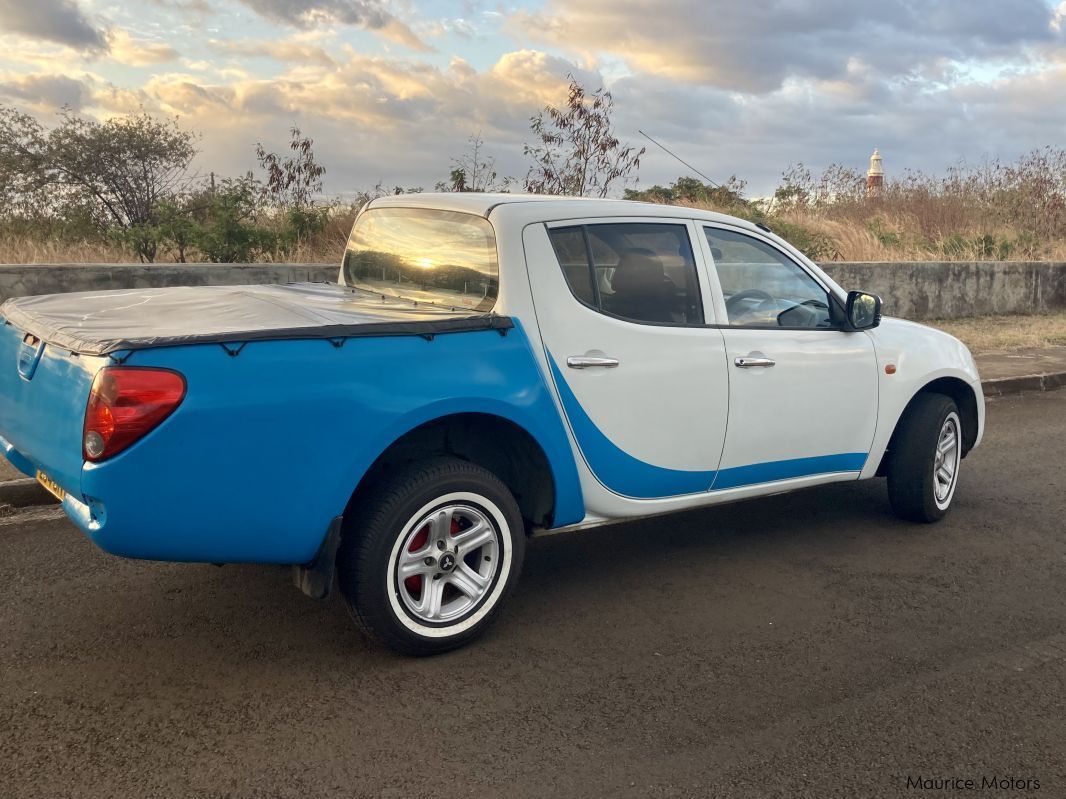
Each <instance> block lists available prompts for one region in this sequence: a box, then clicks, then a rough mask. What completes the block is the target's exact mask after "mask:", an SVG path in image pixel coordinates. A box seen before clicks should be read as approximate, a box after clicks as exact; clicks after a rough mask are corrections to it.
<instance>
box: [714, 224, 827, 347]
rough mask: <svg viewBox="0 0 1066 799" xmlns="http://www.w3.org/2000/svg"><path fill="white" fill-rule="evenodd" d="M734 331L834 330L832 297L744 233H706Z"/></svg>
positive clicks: (801, 271)
mask: <svg viewBox="0 0 1066 799" xmlns="http://www.w3.org/2000/svg"><path fill="white" fill-rule="evenodd" d="M704 232H705V234H706V236H707V243H708V244H709V245H710V250H711V257H712V259H713V260H714V266H715V270H716V272H717V274H718V281H719V283H720V285H721V287H722V294H723V296H724V299H725V307H726V315H727V317H728V322H729V324H730V325H738V326H742V327H790V328H794V327H799V328H808V327H809V328H830V327H832V326H833V322H832V320H831V318H830V311H829V295H828V293H827V292H826V291H825V289H823V288H822V287H821V286H820V285H818V283H817V282H816V281H815V280H814V279H813V278H812V277H811V276H810V275H809V274H807V272H806V271H804V270H803V269H802V268H801V267H800V266H799V265H798V264H797V263H795V262H793V261H792V260H791V259H789V258H787V257H786V256H785V255H783V254H782V253H780V252H778V251H777V250H775V249H774V248H773V247H771V246H770V245H768V244H766V243H765V242H763V241H760V240H758V239H755V238H753V237H751V236H746V235H744V234H742V233H738V232H734V231H729V230H723V229H717V228H704Z"/></svg>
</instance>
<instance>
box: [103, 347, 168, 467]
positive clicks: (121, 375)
mask: <svg viewBox="0 0 1066 799" xmlns="http://www.w3.org/2000/svg"><path fill="white" fill-rule="evenodd" d="M183 399H185V378H184V377H182V376H181V375H180V374H178V373H177V372H172V371H170V370H169V369H147V368H143V367H136V366H107V367H105V368H103V369H101V370H100V371H99V372H97V374H96V379H95V380H93V387H92V391H90V392H89V404H88V406H87V407H86V408H85V432H84V435H83V436H82V454H83V455H84V456H85V460H87V461H102V460H104V459H106V458H110V457H111V456H112V455H116V454H118V453H119V452H122V450H124V449H126V448H127V447H128V446H130V445H131V444H133V443H135V442H136V441H138V440H140V439H141V438H143V437H144V436H146V435H147V434H148V433H149V432H151V431H152V430H154V429H155V428H156V427H158V426H159V424H160V423H161V422H162V421H163V420H164V419H166V418H167V417H168V416H170V414H172V413H173V412H174V410H175V409H176V408H177V407H178V406H179V405H180V404H181V401H182V400H183Z"/></svg>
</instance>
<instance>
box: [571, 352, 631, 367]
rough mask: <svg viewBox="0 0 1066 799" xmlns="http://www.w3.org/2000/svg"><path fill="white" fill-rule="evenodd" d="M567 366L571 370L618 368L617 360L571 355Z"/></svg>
mask: <svg viewBox="0 0 1066 799" xmlns="http://www.w3.org/2000/svg"><path fill="white" fill-rule="evenodd" d="M566 365H567V366H569V367H570V368H571V369H589V368H591V367H593V366H598V367H600V368H601V369H614V368H615V367H616V366H618V359H617V358H597V357H594V356H591V355H571V356H570V357H569V358H567V359H566Z"/></svg>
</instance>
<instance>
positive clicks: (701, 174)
mask: <svg viewBox="0 0 1066 799" xmlns="http://www.w3.org/2000/svg"><path fill="white" fill-rule="evenodd" d="M637 133H639V134H640V135H641V136H643V137H644V138H645V139H647V140H648V141H650V142H651V143H652V144H654V145H655V146H656V147H658V148H659V149H660V150H662V151H663V152H664V153H666V154H667V155H669V156H670V157H672V158H674V159H676V160H678V161H680V162H681V163H682V164H684V165H685V166H687V167H688V168H689V169H691V170H692V171H693V172H695V173H696V174H697V175H699V176H700V177H701V178H703V179H704V180H706V181H707V182H708V183H710V184H711V185H712V186H714V187H715V188H716V189H718V188H721V186H719V185H718V184H717V183H715V182H714V181H713V180H711V179H710V178H709V177H707V176H706V175H704V174H703V173H702V172H700V171H699V170H698V169H696V167H694V166H692V164H690V163H689V162H688V161H686V160H685V159H684V158H682V157H681V156H679V155H677V154H676V153H674V152H671V151H670V150H668V149H667V148H666V147H665V146H664V145H662V144H659V142H657V141H655V139H653V138H652V137H651V136H649V135H648V134H647V133H645V132H644V131H642V130H640V129H638V130H637Z"/></svg>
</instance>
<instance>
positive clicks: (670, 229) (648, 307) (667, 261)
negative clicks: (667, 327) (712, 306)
mask: <svg viewBox="0 0 1066 799" xmlns="http://www.w3.org/2000/svg"><path fill="white" fill-rule="evenodd" d="M551 238H552V243H553V245H554V246H555V250H556V253H557V255H558V256H559V261H560V264H561V265H562V268H563V273H564V274H565V275H566V279H567V282H568V283H569V285H570V288H571V290H572V291H573V292H574V294H575V296H577V298H578V299H580V300H581V301H582V302H584V303H586V304H587V305H591V306H593V307H597V308H598V309H599V310H602V311H605V312H607V313H609V314H612V315H614V316H619V317H622V318H624V319H631V320H633V321H638V322H650V323H657V324H702V323H703V307H702V300H701V298H700V291H699V283H698V280H697V278H696V266H695V261H694V258H693V255H692V249H691V246H690V244H689V237H688V230H687V228H686V227H685V226H684V225H679V224H676V223H672V224H655V223H618V224H600V225H587V226H583V227H578V228H556V229H554V230H552V231H551ZM590 252H591V255H592V261H593V264H592V269H591V270H590V269H589V253H590Z"/></svg>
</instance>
